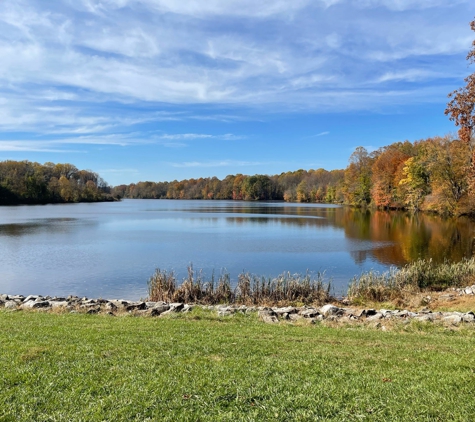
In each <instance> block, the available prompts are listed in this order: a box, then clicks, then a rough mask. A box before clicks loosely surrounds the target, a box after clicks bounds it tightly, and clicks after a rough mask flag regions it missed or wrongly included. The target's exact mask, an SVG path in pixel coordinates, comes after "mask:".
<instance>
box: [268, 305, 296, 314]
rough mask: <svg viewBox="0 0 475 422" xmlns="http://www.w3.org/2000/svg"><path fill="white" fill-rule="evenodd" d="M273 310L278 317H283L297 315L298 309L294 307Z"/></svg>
mask: <svg viewBox="0 0 475 422" xmlns="http://www.w3.org/2000/svg"><path fill="white" fill-rule="evenodd" d="M272 310H273V311H274V312H275V313H276V314H277V315H283V314H295V313H297V312H298V311H297V308H294V307H293V306H287V307H285V308H272Z"/></svg>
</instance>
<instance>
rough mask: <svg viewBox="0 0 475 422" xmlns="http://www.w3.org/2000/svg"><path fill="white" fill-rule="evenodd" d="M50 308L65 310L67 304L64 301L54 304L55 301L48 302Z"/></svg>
mask: <svg viewBox="0 0 475 422" xmlns="http://www.w3.org/2000/svg"><path fill="white" fill-rule="evenodd" d="M50 304H51V307H52V308H53V309H54V308H66V307H68V306H69V302H67V301H64V302H56V301H51V302H50Z"/></svg>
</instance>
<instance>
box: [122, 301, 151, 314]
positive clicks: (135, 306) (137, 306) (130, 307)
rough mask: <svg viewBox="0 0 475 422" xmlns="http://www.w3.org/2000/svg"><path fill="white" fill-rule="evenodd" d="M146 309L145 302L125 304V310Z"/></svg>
mask: <svg viewBox="0 0 475 422" xmlns="http://www.w3.org/2000/svg"><path fill="white" fill-rule="evenodd" d="M145 309H147V306H146V305H145V302H140V301H139V302H128V303H127V304H126V305H125V310H126V311H129V312H130V311H142V310H145Z"/></svg>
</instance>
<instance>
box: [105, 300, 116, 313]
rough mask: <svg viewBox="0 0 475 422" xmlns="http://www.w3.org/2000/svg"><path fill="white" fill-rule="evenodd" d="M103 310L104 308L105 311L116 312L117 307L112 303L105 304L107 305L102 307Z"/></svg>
mask: <svg viewBox="0 0 475 422" xmlns="http://www.w3.org/2000/svg"><path fill="white" fill-rule="evenodd" d="M104 308H105V309H106V310H107V311H116V310H117V305H115V304H114V303H112V302H107V303H106V304H105V305H104Z"/></svg>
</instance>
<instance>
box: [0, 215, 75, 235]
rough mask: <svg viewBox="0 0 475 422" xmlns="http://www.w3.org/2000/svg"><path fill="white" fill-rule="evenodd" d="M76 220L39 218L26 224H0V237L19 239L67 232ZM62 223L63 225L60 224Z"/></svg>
mask: <svg viewBox="0 0 475 422" xmlns="http://www.w3.org/2000/svg"><path fill="white" fill-rule="evenodd" d="M77 221H78V220H77V219H76V218H41V219H37V220H35V221H31V222H26V223H11V224H0V236H9V237H19V236H26V235H32V234H38V233H41V232H48V233H54V232H67V231H70V230H71V225H70V223H71V222H77ZM62 223H63V224H62Z"/></svg>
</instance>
